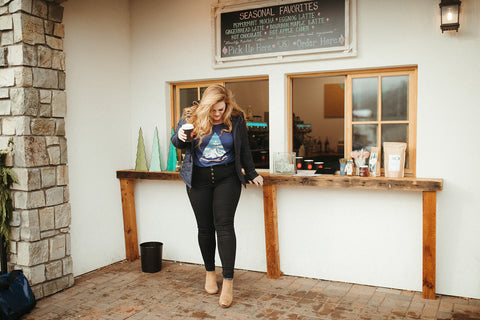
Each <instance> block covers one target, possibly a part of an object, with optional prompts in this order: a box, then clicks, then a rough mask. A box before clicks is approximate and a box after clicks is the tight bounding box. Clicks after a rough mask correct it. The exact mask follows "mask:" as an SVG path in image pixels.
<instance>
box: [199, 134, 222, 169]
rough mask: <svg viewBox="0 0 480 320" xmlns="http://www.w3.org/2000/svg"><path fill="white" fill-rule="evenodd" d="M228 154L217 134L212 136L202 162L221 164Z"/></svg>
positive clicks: (204, 151)
mask: <svg viewBox="0 0 480 320" xmlns="http://www.w3.org/2000/svg"><path fill="white" fill-rule="evenodd" d="M226 154H227V152H226V151H225V149H224V148H223V145H222V142H221V141H220V138H219V137H218V134H217V133H214V134H213V135H212V138H211V139H210V142H209V143H208V145H207V146H206V147H205V149H204V150H203V154H202V158H201V160H202V161H211V162H220V161H222V160H225V157H226Z"/></svg>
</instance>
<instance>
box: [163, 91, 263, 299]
mask: <svg viewBox="0 0 480 320" xmlns="http://www.w3.org/2000/svg"><path fill="white" fill-rule="evenodd" d="M185 123H191V124H193V126H194V130H193V135H194V137H195V139H194V141H193V142H186V140H187V136H186V134H185V132H184V130H183V129H182V125H183V124H185ZM172 143H173V145H175V146H176V147H177V148H180V149H185V157H184V160H183V164H182V169H181V170H180V176H181V177H182V179H183V181H184V182H185V184H186V185H187V193H188V197H189V199H190V203H191V205H192V208H193V211H194V213H195V218H196V220H197V226H198V243H199V245H200V251H201V253H202V257H203V261H204V263H205V269H206V278H205V290H206V291H207V293H209V294H215V293H217V292H218V286H217V281H216V275H215V247H216V241H215V232H216V234H217V241H218V253H219V255H220V260H221V262H222V269H223V270H222V273H223V285H222V293H221V294H220V300H219V304H220V305H221V306H222V307H225V308H228V307H229V306H230V305H231V303H232V300H233V269H234V265H235V251H236V238H235V230H234V216H235V210H236V208H237V204H238V200H239V198H240V192H241V185H242V184H243V185H244V186H245V185H246V180H248V181H249V183H253V184H255V185H256V186H262V185H263V178H262V176H260V175H259V174H258V173H257V172H256V171H255V167H254V163H253V160H252V155H251V153H250V146H249V144H248V134H247V127H246V123H245V119H244V113H243V111H242V110H241V109H240V108H239V107H238V105H237V104H236V103H235V101H234V100H233V98H232V94H231V92H230V91H229V90H228V89H226V88H225V87H224V86H221V85H212V86H210V87H208V88H207V89H206V90H205V92H204V94H203V97H202V99H201V100H200V103H199V104H195V105H193V106H192V107H190V108H187V109H185V111H184V113H183V117H182V119H181V120H180V121H179V123H178V126H177V129H176V130H175V134H174V135H173V136H172ZM242 167H243V168H244V170H245V175H246V178H245V176H244V175H243V173H242Z"/></svg>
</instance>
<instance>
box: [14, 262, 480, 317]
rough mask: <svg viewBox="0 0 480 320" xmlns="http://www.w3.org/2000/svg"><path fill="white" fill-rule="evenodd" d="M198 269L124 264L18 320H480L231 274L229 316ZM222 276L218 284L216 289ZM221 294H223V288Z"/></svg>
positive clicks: (307, 284) (438, 302)
mask: <svg viewBox="0 0 480 320" xmlns="http://www.w3.org/2000/svg"><path fill="white" fill-rule="evenodd" d="M204 277H205V271H204V268H203V266H202V265H196V264H189V263H179V262H174V261H165V260H164V261H163V267H162V270H161V271H159V272H157V273H143V272H142V271H141V263H140V260H136V261H133V262H129V261H122V262H119V263H115V264H112V265H110V266H107V267H104V268H101V269H98V270H95V271H93V272H90V273H88V274H84V275H81V276H78V277H76V278H75V285H74V286H73V287H71V288H69V289H66V290H64V291H62V292H59V293H56V294H54V295H52V296H49V297H45V298H43V299H41V300H39V301H38V302H37V305H36V307H35V309H34V310H32V312H31V313H29V314H28V315H26V316H24V317H23V318H22V320H73V319H84V320H90V319H92V320H94V319H95V320H98V319H109V320H120V319H121V320H163V319H168V320H174V319H192V320H195V319H222V320H253V319H255V320H258V319H268V320H333V319H339V320H343V319H344V320H398V319H402V320H414V319H417V320H418V319H434V320H449V319H451V320H480V300H478V299H468V298H461V297H450V296H442V295H437V297H436V299H435V300H426V299H423V298H422V294H421V292H414V291H408V290H398V289H389V288H380V287H374V286H366V285H360V284H351V283H343V282H335V281H325V280H319V279H310V278H303V277H293V276H287V275H285V276H282V277H280V278H279V279H275V280H274V279H268V278H267V275H266V273H263V272H255V271H246V270H236V271H235V283H234V300H233V304H232V306H231V307H230V308H228V309H224V308H221V307H220V306H219V305H218V299H219V294H215V295H209V294H207V293H205V291H204ZM221 280H222V276H221V270H220V269H217V281H218V283H219V285H221ZM220 289H221V287H220Z"/></svg>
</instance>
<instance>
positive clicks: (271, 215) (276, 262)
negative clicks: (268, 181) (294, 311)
mask: <svg viewBox="0 0 480 320" xmlns="http://www.w3.org/2000/svg"><path fill="white" fill-rule="evenodd" d="M263 210H264V218H265V247H266V251H267V278H269V279H277V278H279V277H280V276H281V275H282V272H281V271H280V252H279V247H278V221H277V186H276V185H265V186H263Z"/></svg>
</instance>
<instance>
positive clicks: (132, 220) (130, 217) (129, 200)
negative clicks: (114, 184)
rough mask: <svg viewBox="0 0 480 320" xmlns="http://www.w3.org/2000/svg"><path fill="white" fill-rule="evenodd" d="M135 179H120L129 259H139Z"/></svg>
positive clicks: (126, 247)
mask: <svg viewBox="0 0 480 320" xmlns="http://www.w3.org/2000/svg"><path fill="white" fill-rule="evenodd" d="M133 181H134V180H130V179H120V190H121V193H122V209H123V230H124V232H125V251H126V256H127V260H129V261H133V260H136V259H138V258H139V257H140V256H139V254H138V237H137V215H136V213H135V193H134V189H133V185H134V182H133Z"/></svg>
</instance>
